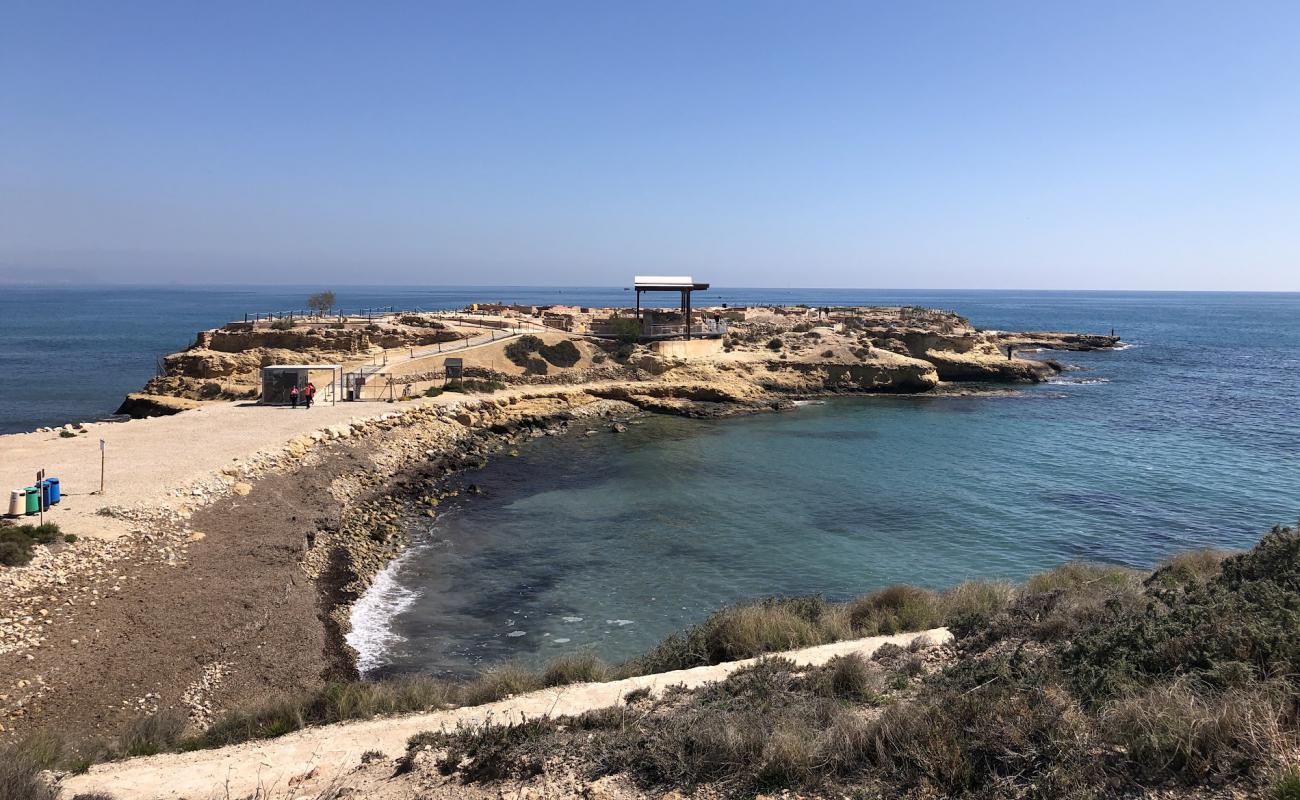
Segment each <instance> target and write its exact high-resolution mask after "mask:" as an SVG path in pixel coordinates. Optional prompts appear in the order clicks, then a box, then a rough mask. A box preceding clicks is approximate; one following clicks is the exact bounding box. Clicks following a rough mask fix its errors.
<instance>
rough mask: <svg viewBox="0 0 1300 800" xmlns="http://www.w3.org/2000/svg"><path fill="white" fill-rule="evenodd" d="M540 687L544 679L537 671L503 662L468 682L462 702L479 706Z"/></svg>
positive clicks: (463, 692) (462, 693)
mask: <svg viewBox="0 0 1300 800" xmlns="http://www.w3.org/2000/svg"><path fill="white" fill-rule="evenodd" d="M540 688H542V680H541V677H540V676H539V675H537V674H536V673H535V672H532V671H531V670H529V669H526V668H525V667H522V666H519V665H518V664H502V665H501V666H497V667H493V668H491V669H489V670H488V671H487V672H484V673H483V674H482V675H480V676H479V677H478V678H476V679H474V680H473V681H471V682H470V683H468V684H466V686H465V688H464V689H463V690H462V692H461V702H462V703H463V704H464V705H467V706H478V705H483V704H484V703H494V702H496V701H497V700H503V699H505V698H507V697H509V696H511V695H516V694H524V693H525V692H531V691H533V690H534V689H540Z"/></svg>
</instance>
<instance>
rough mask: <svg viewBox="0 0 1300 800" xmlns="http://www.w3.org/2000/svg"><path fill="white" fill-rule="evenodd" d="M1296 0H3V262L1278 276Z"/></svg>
mask: <svg viewBox="0 0 1300 800" xmlns="http://www.w3.org/2000/svg"><path fill="white" fill-rule="evenodd" d="M1297 42H1300V3H1296V2H1294V1H1293V0H1291V1H1289V2H1231V3H1229V2H1220V3H1203V2H1196V1H1195V0H1180V1H1179V2H1133V0H1125V1H1124V2H1102V1H1100V0H1098V1H1095V2H1094V1H1093V0H1089V1H1088V2H1075V3H1070V2H1041V0H1035V1H1033V2H999V1H998V0H992V1H991V2H970V1H969V0H963V1H962V2H951V3H949V2H930V1H928V0H917V1H916V2H871V1H870V0H856V1H855V2H790V1H788V0H787V1H783V2H767V1H766V0H751V1H750V2H704V1H702V0H689V1H687V2H676V1H675V0H655V1H654V2H637V1H634V0H628V1H627V2H623V1H621V0H620V1H617V2H610V0H596V1H595V2H566V1H565V0H548V1H547V2H532V1H530V2H495V1H493V0H466V1H465V2H413V3H401V2H377V3H362V2H349V3H335V2H328V1H327V0H312V2H292V1H291V0H276V1H275V2H263V1H262V0H258V2H240V1H239V0H223V2H218V3H198V2H192V1H190V0H180V1H179V2H178V0H165V1H164V2H144V1H137V0H118V1H117V2H93V1H92V0H82V2H62V0H33V1H32V2H27V0H0V278H3V277H5V276H6V275H7V276H9V277H10V278H11V279H12V277H13V276H14V275H21V276H30V275H33V274H58V275H60V276H62V277H63V278H65V279H73V280H100V281H105V282H132V283H155V282H166V283H170V282H178V283H205V284H211V283H273V284H285V283H298V284H301V283H322V284H323V283H330V282H334V283H339V284H385V283H392V284H406V285H411V284H416V285H449V284H472V285H481V284H510V285H560V286H620V285H625V284H627V283H628V282H629V280H630V276H631V275H632V274H634V273H641V274H644V273H651V274H689V275H692V276H694V277H695V278H696V279H697V280H707V281H711V282H713V283H714V284H715V285H718V286H764V287H787V286H793V287H880V288H953V289H960V288H990V289H1007V288H1024V289H1182V290H1202V289H1204V290H1300V46H1297V44H1296V43H1297Z"/></svg>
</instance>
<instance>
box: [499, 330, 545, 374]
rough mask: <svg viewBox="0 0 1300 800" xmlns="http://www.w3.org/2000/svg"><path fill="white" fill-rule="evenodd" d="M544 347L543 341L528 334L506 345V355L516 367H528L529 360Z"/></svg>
mask: <svg viewBox="0 0 1300 800" xmlns="http://www.w3.org/2000/svg"><path fill="white" fill-rule="evenodd" d="M541 346H542V340H541V339H539V338H538V337H536V336H533V335H532V334H531V333H526V334H524V335H523V336H520V337H519V338H518V339H515V340H514V341H512V342H510V344H507V345H506V349H505V355H506V358H508V359H510V360H511V361H512V362H514V364H515V365H516V366H520V367H526V366H528V359H529V357H531V356H532V354H533V353H536V352H537V349H538V348H539V347H541Z"/></svg>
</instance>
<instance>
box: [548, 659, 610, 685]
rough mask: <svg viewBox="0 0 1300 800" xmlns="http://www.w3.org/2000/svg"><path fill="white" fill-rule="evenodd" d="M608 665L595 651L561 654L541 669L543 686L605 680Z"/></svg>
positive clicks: (607, 673) (607, 674)
mask: <svg viewBox="0 0 1300 800" xmlns="http://www.w3.org/2000/svg"><path fill="white" fill-rule="evenodd" d="M608 676H609V667H608V666H606V665H605V662H604V661H601V660H600V659H599V658H598V657H597V656H596V654H595V653H591V652H581V653H573V654H571V655H566V656H561V657H559V658H557V659H555V660H553V661H551V662H550V663H549V664H548V665H547V666H546V669H545V670H543V671H542V685H543V686H567V685H569V684H571V683H595V682H598V681H603V680H607V679H608Z"/></svg>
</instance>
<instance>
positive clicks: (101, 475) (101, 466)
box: [99, 439, 108, 496]
mask: <svg viewBox="0 0 1300 800" xmlns="http://www.w3.org/2000/svg"><path fill="white" fill-rule="evenodd" d="M107 448H108V444H107V443H106V442H105V441H104V440H103V439H100V440H99V494H100V495H101V496H102V495H103V494H104V451H105V450H106V449H107Z"/></svg>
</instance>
